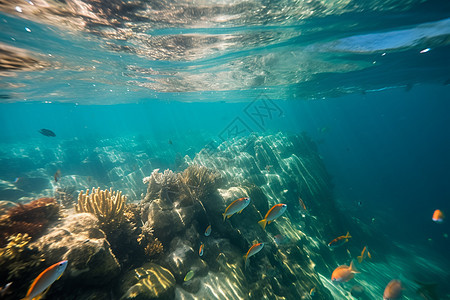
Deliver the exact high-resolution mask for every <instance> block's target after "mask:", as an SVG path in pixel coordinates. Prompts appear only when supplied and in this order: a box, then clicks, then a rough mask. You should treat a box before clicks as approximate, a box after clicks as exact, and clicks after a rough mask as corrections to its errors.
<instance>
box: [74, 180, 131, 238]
mask: <svg viewBox="0 0 450 300" xmlns="http://www.w3.org/2000/svg"><path fill="white" fill-rule="evenodd" d="M126 201H127V197H126V196H122V192H121V191H117V192H116V191H113V190H112V188H111V189H110V190H109V191H108V190H104V191H103V190H100V188H97V189H94V188H93V189H92V192H91V193H90V194H89V189H87V190H86V193H83V191H80V194H79V195H78V204H77V205H76V206H75V209H76V211H77V212H87V213H91V214H94V215H95V216H96V217H97V219H98V220H99V222H100V227H101V228H102V229H103V230H105V231H106V232H111V231H113V230H114V229H116V228H117V227H119V226H120V224H122V223H123V221H124V219H125V214H124V212H125V203H126Z"/></svg>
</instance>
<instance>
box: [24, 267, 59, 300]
mask: <svg viewBox="0 0 450 300" xmlns="http://www.w3.org/2000/svg"><path fill="white" fill-rule="evenodd" d="M66 267H67V260H63V261H60V262H58V263H56V264H54V265H51V266H50V267H48V268H47V269H45V270H44V271H43V272H42V273H41V274H39V275H38V277H36V279H35V280H34V281H33V283H32V284H31V285H30V288H29V289H28V292H27V294H26V296H25V298H23V299H22V300H32V299H34V298H36V297H38V298H37V299H40V298H41V297H42V296H44V294H45V293H46V292H47V291H48V289H49V288H50V286H51V285H52V283H53V282H55V281H56V280H58V279H59V278H60V277H61V275H62V274H63V272H64V270H65V269H66Z"/></svg>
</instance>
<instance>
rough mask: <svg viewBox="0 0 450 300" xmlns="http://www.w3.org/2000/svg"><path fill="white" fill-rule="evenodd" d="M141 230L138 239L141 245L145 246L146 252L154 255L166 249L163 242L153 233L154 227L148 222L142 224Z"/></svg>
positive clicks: (150, 255) (148, 254)
mask: <svg viewBox="0 0 450 300" xmlns="http://www.w3.org/2000/svg"><path fill="white" fill-rule="evenodd" d="M141 230H142V232H141V234H139V237H138V239H137V241H138V243H139V245H141V246H142V247H144V252H145V254H146V255H147V256H149V257H152V256H155V255H157V254H159V253H162V252H163V250H164V248H163V244H162V243H161V241H160V240H158V238H156V237H155V236H154V235H153V228H152V227H151V226H150V225H149V223H148V222H145V224H143V225H142V227H141Z"/></svg>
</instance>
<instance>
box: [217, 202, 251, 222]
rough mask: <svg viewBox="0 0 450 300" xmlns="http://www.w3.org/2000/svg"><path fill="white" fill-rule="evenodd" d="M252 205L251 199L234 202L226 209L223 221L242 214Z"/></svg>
mask: <svg viewBox="0 0 450 300" xmlns="http://www.w3.org/2000/svg"><path fill="white" fill-rule="evenodd" d="M249 204H250V197H242V198H239V199H236V200H234V201H233V202H232V203H231V204H230V205H228V207H227V208H226V209H225V212H224V213H223V214H222V215H223V220H224V221H225V219H227V218H229V217H231V216H232V215H234V214H235V213H241V212H242V211H243V210H244V208H246V207H247V206H248V205H249Z"/></svg>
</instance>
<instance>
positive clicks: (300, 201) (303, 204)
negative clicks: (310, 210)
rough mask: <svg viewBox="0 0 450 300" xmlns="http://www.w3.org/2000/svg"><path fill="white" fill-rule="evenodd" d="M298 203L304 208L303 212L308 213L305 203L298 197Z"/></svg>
mask: <svg viewBox="0 0 450 300" xmlns="http://www.w3.org/2000/svg"><path fill="white" fill-rule="evenodd" d="M298 202H299V203H300V206H301V207H302V208H303V210H304V211H307V209H306V205H305V202H303V200H302V198H300V197H298Z"/></svg>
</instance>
